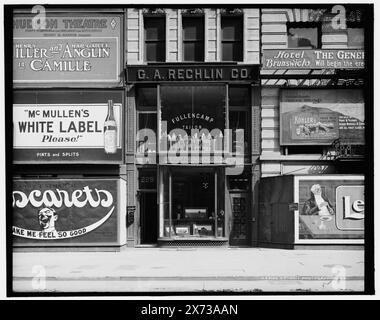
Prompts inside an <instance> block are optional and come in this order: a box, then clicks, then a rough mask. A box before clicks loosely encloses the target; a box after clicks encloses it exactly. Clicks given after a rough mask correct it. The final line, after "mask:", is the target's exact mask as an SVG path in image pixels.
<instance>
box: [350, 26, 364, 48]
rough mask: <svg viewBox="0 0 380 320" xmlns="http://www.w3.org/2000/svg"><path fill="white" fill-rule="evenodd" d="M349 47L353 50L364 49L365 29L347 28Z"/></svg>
mask: <svg viewBox="0 0 380 320" xmlns="http://www.w3.org/2000/svg"><path fill="white" fill-rule="evenodd" d="M347 47H348V48H353V49H356V48H357V49H359V48H364V28H355V27H353V28H351V27H348V26H347Z"/></svg>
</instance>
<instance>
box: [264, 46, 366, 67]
mask: <svg viewBox="0 0 380 320" xmlns="http://www.w3.org/2000/svg"><path fill="white" fill-rule="evenodd" d="M316 52H318V54H317V53H316ZM350 52H357V53H358V54H362V55H363V58H362V59H361V60H358V61H357V62H356V63H358V64H362V65H359V66H356V65H355V64H354V63H352V65H350V63H351V62H352V61H351V60H349V61H347V60H348V59H343V58H341V59H340V60H341V61H342V63H338V62H339V60H338V59H334V57H335V56H338V54H339V53H343V54H344V53H346V54H347V53H350ZM291 54H293V57H292V58H288V56H289V55H291ZM280 55H282V56H281V57H283V60H279V61H280V62H283V64H284V65H281V66H273V67H267V61H268V59H275V58H277V57H279V56H280ZM318 55H322V56H325V57H326V58H322V57H321V58H320V59H319V61H320V62H319V63H317V61H318V60H317V57H318ZM329 56H334V57H331V58H329ZM292 59H293V61H292ZM352 60H353V61H355V60H354V59H352ZM329 61H330V62H329ZM364 61H365V57H364V48H363V49H297V48H292V49H289V48H285V49H264V50H263V51H262V70H266V71H268V70H305V69H306V70H310V69H364V68H365V65H364ZM349 62H350V63H349Z"/></svg>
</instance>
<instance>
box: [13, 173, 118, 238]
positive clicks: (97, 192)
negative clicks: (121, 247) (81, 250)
mask: <svg viewBox="0 0 380 320" xmlns="http://www.w3.org/2000/svg"><path fill="white" fill-rule="evenodd" d="M12 196H13V201H12V206H13V235H14V236H15V237H16V238H17V239H19V238H23V239H24V241H25V239H29V240H48V241H54V240H56V241H62V240H64V239H72V238H78V239H76V240H75V241H77V242H91V239H94V235H91V233H95V234H97V236H96V237H97V241H101V240H105V241H115V240H116V239H114V237H115V236H116V234H117V230H116V225H117V223H116V221H117V220H116V218H115V216H116V215H117V208H118V207H117V180H116V179H103V180H92V179H83V180H77V179H70V180H69V179H67V180H15V181H14V190H13V194H12ZM16 242H17V241H16Z"/></svg>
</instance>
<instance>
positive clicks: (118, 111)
mask: <svg viewBox="0 0 380 320" xmlns="http://www.w3.org/2000/svg"><path fill="white" fill-rule="evenodd" d="M66 94H67V95H70V93H68V92H66ZM76 94H77V95H79V93H76ZM84 94H86V93H84ZM21 95H22V94H21ZM27 95H28V94H27V93H26V94H25V96H27ZM98 96H99V98H101V99H102V100H98V103H95V102H94V103H92V102H91V103H78V102H75V101H78V100H79V101H81V100H82V101H83V98H82V99H81V100H80V99H78V100H77V99H76V97H75V96H74V97H67V98H66V99H67V101H68V103H63V101H62V99H61V98H62V97H64V94H63V93H57V94H56V99H57V100H56V102H58V103H48V101H51V100H48V99H45V98H39V101H37V103H28V102H27V101H26V100H29V99H27V98H23V100H21V101H16V102H22V103H15V104H14V105H13V134H14V139H13V147H14V157H13V159H14V161H15V162H51V163H54V162H70V163H71V162H78V163H88V162H94V163H108V162H113V163H120V162H121V161H122V159H123V152H122V149H123V148H122V140H123V139H122V136H123V127H122V103H121V102H119V101H121V100H119V97H117V96H116V95H110V96H107V95H104V96H102V95H101V94H100V93H99V94H98V95H97V96H93V97H92V101H93V100H95V98H96V97H98ZM16 99H17V100H18V99H19V98H16ZM49 99H50V98H49ZM69 99H70V100H72V101H73V103H70V100H69ZM113 99H114V100H113ZM40 101H41V102H42V103H39V102H40ZM90 101H91V100H90ZM60 102H62V103H60ZM108 117H111V118H113V119H114V125H113V126H112V137H111V138H112V140H111V139H109V138H110V137H109V136H110V132H109V130H108V129H109V126H108V125H107V123H108V122H107V118H108ZM109 144H112V145H109Z"/></svg>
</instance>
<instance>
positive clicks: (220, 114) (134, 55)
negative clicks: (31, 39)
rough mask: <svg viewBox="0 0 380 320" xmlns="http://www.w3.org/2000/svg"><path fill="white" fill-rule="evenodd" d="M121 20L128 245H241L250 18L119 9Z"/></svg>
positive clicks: (253, 20) (252, 136)
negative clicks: (130, 220) (130, 211)
mask: <svg viewBox="0 0 380 320" xmlns="http://www.w3.org/2000/svg"><path fill="white" fill-rule="evenodd" d="M126 19H127V22H126V24H127V66H126V83H127V110H126V112H127V114H128V115H127V119H128V121H129V122H128V124H127V127H129V128H130V129H131V131H133V132H134V133H135V134H136V136H132V135H130V136H129V139H131V140H130V141H129V142H127V153H126V154H127V159H126V160H127V163H126V165H127V172H128V174H129V179H127V183H129V184H131V185H133V186H134V187H131V189H130V190H131V191H132V194H128V202H129V204H130V205H131V206H136V208H137V210H136V216H135V220H134V224H133V225H132V226H130V228H131V230H130V235H129V237H130V238H129V239H130V240H131V241H132V240H133V241H134V244H135V245H136V244H137V245H149V244H157V243H158V244H159V245H194V246H198V245H199V246H203V245H215V246H220V245H228V244H229V245H242V246H249V245H251V241H252V235H251V230H252V228H251V225H250V224H251V221H252V212H251V208H252V206H253V205H254V203H255V201H257V199H256V200H255V196H254V193H253V187H254V186H255V184H256V182H257V181H258V178H259V175H260V173H259V172H260V169H259V165H258V163H257V157H258V156H259V153H260V150H259V139H260V130H259V128H258V127H254V126H252V122H251V119H254V120H255V123H258V122H259V113H260V111H259V102H258V101H259V96H260V91H259V86H258V85H259V82H258V75H259V66H258V63H259V24H258V21H259V10H258V9H244V8H243V9H214V8H198V9H196V8H195V9H180V8H178V9H175V8H171V9H154V10H149V9H127V16H126ZM243 26H245V27H244V28H243ZM132 128H134V130H132ZM239 129H240V131H241V132H243V134H241V132H240V131H239ZM238 131H239V132H238ZM136 191H137V197H136ZM153 230H155V231H156V232H152V231H153ZM132 234H133V239H132Z"/></svg>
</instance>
